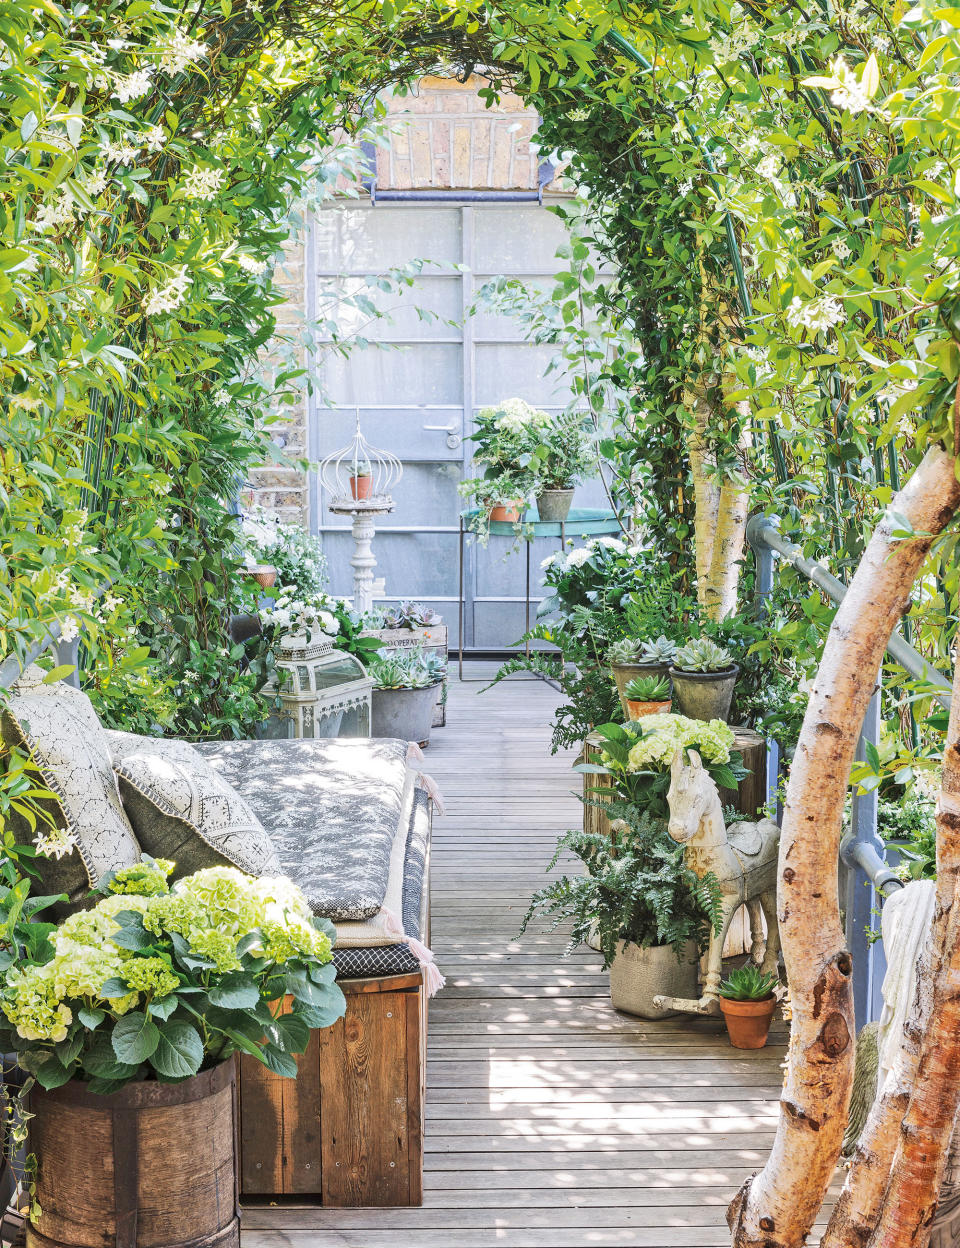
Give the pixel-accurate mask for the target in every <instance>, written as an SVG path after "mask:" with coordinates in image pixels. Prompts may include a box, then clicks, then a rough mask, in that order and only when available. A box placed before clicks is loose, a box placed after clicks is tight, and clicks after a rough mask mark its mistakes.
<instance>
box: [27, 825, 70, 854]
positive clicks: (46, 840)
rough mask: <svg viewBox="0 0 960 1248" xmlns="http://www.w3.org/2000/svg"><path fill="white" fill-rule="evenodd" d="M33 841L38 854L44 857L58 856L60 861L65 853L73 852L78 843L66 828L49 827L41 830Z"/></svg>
mask: <svg viewBox="0 0 960 1248" xmlns="http://www.w3.org/2000/svg"><path fill="white" fill-rule="evenodd" d="M33 843H34V845H36V847H37V853H38V854H41V855H42V856H43V857H44V858H56V859H57V860H58V861H59V859H61V858H63V857H64V855H65V854H72V853H73V851H74V848H75V847H76V844H77V842H76V841H75V840H74V838H73V835H72V834H71V833H70V832H68V831H67V829H66V828H47V829H46V830H45V831H40V832H38V833H37V835H36V836H35V837H34V838H33Z"/></svg>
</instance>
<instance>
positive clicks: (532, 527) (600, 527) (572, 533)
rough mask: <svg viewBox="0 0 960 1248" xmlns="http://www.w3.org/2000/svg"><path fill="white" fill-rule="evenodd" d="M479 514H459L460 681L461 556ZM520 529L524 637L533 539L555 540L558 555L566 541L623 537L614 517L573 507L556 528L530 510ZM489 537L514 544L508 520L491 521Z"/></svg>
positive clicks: (459, 652) (514, 534) (527, 652)
mask: <svg viewBox="0 0 960 1248" xmlns="http://www.w3.org/2000/svg"><path fill="white" fill-rule="evenodd" d="M481 514H482V513H481V512H480V510H479V509H475V510H472V511H462V512H461V513H460V565H459V576H458V585H459V594H460V602H459V615H458V629H457V632H458V637H457V671H458V676H459V679H460V680H463V617H464V612H465V610H466V599H465V596H464V584H463V575H464V573H463V564H464V559H463V554H464V549H465V547H466V541H467V535H468V534H469V533H470V532H471V531H472V530H471V527H470V526H471V523H472V522H473V521H475V520H476V519H477V518H478V517H479V516H480V515H481ZM520 525H521V531H520V535H519V536H520V540H521V541H523V542H524V544H525V546H526V552H525V554H526V595H525V598H524V612H523V619H524V626H523V631H524V634H527V633H529V632H530V608H531V605H532V599H531V571H530V561H531V558H532V553H531V552H532V548H533V542H534V539H535V538H538V537H548V538H556V539H557V543H558V549H559V550H561V551H562V550H563V549H564V547H565V546H566V544H567V542H568V540H571V539H572V540H574V541H576V539H577V538H584V539H586V538H591V537H623V530H622V529H621V527H620V522H619V521H618V520H617V518H616V516H615V515H614V513H613V512H612V511H609V510H607V509H605V508H602V507H575V508H573V509H572V510H571V512H570V514H569V515H568V516H567V518H566V520H562V521H561V522H560V523H559V524H558V523H556V522H555V521H547V520H540V519H539V518H538V516H537V512H536V510H535V509H531V510H530V511H528V512H527V513H526V515H525V516H524V518H523V520H522V521H521V522H520ZM490 536H491V537H509V538H510V539H511V540H516V538H517V528H516V525H514V524H513V523H511V522H510V521H509V520H491V521H490ZM524 653H525V655H526V657H527V658H529V657H530V642H529V641H527V643H526V645H525V647H524ZM483 679H484V678H483V677H477V678H475V681H476V683H480V682H482V681H483ZM467 683H469V682H467Z"/></svg>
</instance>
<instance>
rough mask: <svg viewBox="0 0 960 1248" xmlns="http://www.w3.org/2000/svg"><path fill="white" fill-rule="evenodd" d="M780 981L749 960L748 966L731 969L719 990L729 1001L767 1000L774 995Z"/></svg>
mask: <svg viewBox="0 0 960 1248" xmlns="http://www.w3.org/2000/svg"><path fill="white" fill-rule="evenodd" d="M779 982H780V981H779V980H778V979H777V977H776V976H775V975H770V974H768V973H765V972H763V971H761V970H760V968H759V967H758V966H754V964H753V963H752V962H748V963H747V965H746V966H740V967H737V969H736V970H735V971H731V972H730V974H729V975H728V976H727V978H726V979H725V980H724V981H723V983H722V984H721V985H720V987H719V989H718V992H719V993H720V996H721V997H725V998H726V999H727V1000H728V1001H766V1000H767V998H768V997H772V996H773V992H774V989H775V988H776V987H777V985H778V984H779Z"/></svg>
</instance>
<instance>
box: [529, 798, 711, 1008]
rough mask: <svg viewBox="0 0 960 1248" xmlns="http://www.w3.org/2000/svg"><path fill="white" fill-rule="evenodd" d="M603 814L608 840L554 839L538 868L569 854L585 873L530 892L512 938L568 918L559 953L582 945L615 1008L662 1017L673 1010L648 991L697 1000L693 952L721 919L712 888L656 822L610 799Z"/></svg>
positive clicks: (575, 835)
mask: <svg viewBox="0 0 960 1248" xmlns="http://www.w3.org/2000/svg"><path fill="white" fill-rule="evenodd" d="M608 811H609V813H610V815H611V819H612V825H611V832H610V835H609V836H607V835H605V834H603V833H597V832H585V831H583V830H581V829H577V830H576V831H572V832H567V833H566V834H565V835H564V836H562V837H561V838H560V840H559V841H558V843H557V852H556V853H555V854H554V857H553V861H552V862H551V863H550V866H549V867H548V868H547V870H548V871H552V870H553V869H554V867H556V865H557V863H558V862H559V860H560V858H561V857H563V856H565V855H567V854H573V855H574V856H575V857H576V858H579V859H580V861H581V862H582V863H583V866H584V871H583V873H582V874H577V875H565V876H563V877H562V878H560V879H558V880H553V881H551V882H550V883H549V884H548V885H547V886H546V887H545V888H542V889H540V890H539V891H538V892H537V893H535V894H534V895H533V897H532V898H531V901H530V907H529V909H528V910H527V913H526V915H525V917H524V920H523V924H522V926H521V929H520V930H521V934H522V933H523V932H524V931H526V929H527V926H528V925H529V924H530V922H531V921H532V920H533V919H534V917H536V916H540V917H543V918H547V919H549V920H550V923H551V927H557V926H558V925H559V924H561V923H569V924H570V925H571V933H570V944H569V946H568V949H567V952H568V953H569V952H570V951H572V950H573V949H574V948H575V947H576V946H577V945H579V944H589V945H590V946H591V948H595V949H597V950H598V951H599V952H600V953H602V954H603V966H604V969H605V970H607V969H609V971H610V999H611V1001H612V1002H613V1005H614V1008H615V1009H618V1010H623V1011H625V1012H626V1013H628V1014H635V1015H637V1016H638V1017H640V1018H665V1017H667V1015H668V1014H670V1013H672V1012H673V1011H670V1010H664V1009H661V1008H660V1007H659V1006H655V1005H654V1004H653V999H654V997H656V996H658V995H662V996H678V997H683V996H696V993H697V964H698V961H699V954H700V951H701V950H702V949H703V948H705V947H706V945H707V942H708V941H709V936H710V930H711V926H712V925H715V924H719V922H720V917H721V916H720V909H719V905H720V893H719V888H718V886H717V883H716V881H715V880H714V879H713V877H712V876H705V877H704V878H703V879H699V878H698V877H697V876H696V875H694V873H693V872H692V871H691V870H690V869H689V868H688V867H687V866H686V864H685V862H684V856H683V849H682V847H680V846H678V845H676V843H675V842H673V841H672V840H671V839H670V837H669V836H668V834H667V828H666V821H665V820H664V819H662V818H660V817H658V816H656V815H654V814H651V812H650V811H648V810H643V809H641V807H640V806H638V805H637V804H636V803H634V802H624V801H617V802H612V803H610V805H609V807H608Z"/></svg>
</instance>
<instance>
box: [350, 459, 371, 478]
mask: <svg viewBox="0 0 960 1248" xmlns="http://www.w3.org/2000/svg"><path fill="white" fill-rule="evenodd" d="M353 475H354V476H355V477H369V476H370V475H371V469H370V464H369V463H368V462H367V460H365V459H361V460H358V461H357V462H356V463H355V464H354V465H353Z"/></svg>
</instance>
